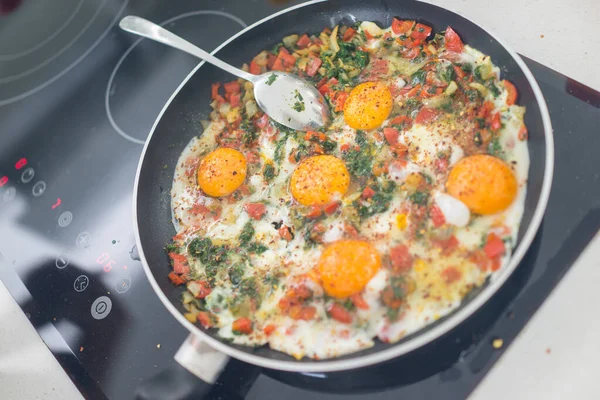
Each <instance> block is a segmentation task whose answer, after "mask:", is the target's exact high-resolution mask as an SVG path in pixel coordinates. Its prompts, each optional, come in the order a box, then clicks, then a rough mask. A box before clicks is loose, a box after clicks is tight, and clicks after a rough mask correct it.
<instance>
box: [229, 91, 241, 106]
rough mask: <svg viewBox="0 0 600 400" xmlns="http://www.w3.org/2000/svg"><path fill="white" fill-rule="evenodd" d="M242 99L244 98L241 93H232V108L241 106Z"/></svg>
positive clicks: (230, 99) (230, 101)
mask: <svg viewBox="0 0 600 400" xmlns="http://www.w3.org/2000/svg"><path fill="white" fill-rule="evenodd" d="M241 98H242V94H241V93H232V94H231V95H230V96H229V103H230V104H231V107H239V106H241V105H242V102H241Z"/></svg>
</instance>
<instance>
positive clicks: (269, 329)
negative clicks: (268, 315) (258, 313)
mask: <svg viewBox="0 0 600 400" xmlns="http://www.w3.org/2000/svg"><path fill="white" fill-rule="evenodd" d="M275 329H277V327H276V326H275V325H273V324H269V325H267V326H265V327H264V328H263V332H264V333H265V335H267V336H270V335H271V333H273V332H275Z"/></svg>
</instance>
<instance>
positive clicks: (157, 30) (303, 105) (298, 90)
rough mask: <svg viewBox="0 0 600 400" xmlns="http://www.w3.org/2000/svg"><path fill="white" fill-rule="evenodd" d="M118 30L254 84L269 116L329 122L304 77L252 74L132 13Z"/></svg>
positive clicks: (288, 121) (312, 124) (297, 122)
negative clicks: (181, 52) (188, 55)
mask: <svg viewBox="0 0 600 400" xmlns="http://www.w3.org/2000/svg"><path fill="white" fill-rule="evenodd" d="M119 26H120V27H121V29H123V30H125V31H127V32H131V33H135V34H136V35H139V36H143V37H145V38H148V39H152V40H154V41H157V42H160V43H163V44H166V45H167V46H171V47H174V48H176V49H179V50H182V51H185V52H186V53H189V54H191V55H193V56H196V57H198V58H200V59H202V60H204V61H206V62H209V63H211V64H212V65H214V66H215V67H218V68H221V69H222V70H225V71H227V72H229V73H230V74H233V75H235V76H237V77H239V78H242V79H245V80H247V81H250V82H252V83H253V84H254V98H255V99H256V103H257V104H258V106H259V107H260V108H261V109H262V110H263V111H264V112H265V113H266V114H267V115H268V116H269V117H271V118H272V119H274V120H275V121H277V122H279V123H280V124H282V125H285V126H287V127H289V128H292V129H295V130H299V131H309V130H316V129H318V128H320V127H324V126H327V125H328V124H329V118H330V117H329V107H328V106H327V102H326V101H325V99H324V98H323V96H321V94H320V93H319V91H318V90H317V89H316V88H315V87H314V86H313V85H311V84H310V83H309V82H307V81H305V80H304V79H302V78H300V77H298V76H295V75H292V74H288V73H285V72H277V71H273V72H267V73H265V74H261V75H253V74H250V73H248V72H245V71H242V70H241V69H238V68H235V67H233V66H231V65H229V64H227V63H225V62H223V61H221V60H219V59H218V58H216V57H214V56H212V55H210V54H208V53H207V52H206V51H204V50H202V49H200V48H198V47H196V46H194V45H193V44H191V43H190V42H188V41H186V40H184V39H182V38H180V37H179V36H177V35H175V34H173V33H172V32H169V31H168V30H166V29H164V28H163V27H161V26H159V25H156V24H154V23H152V22H150V21H148V20H145V19H143V18H140V17H136V16H132V15H130V16H127V17H125V18H123V19H122V20H121V22H120V23H119Z"/></svg>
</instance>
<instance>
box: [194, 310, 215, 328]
mask: <svg viewBox="0 0 600 400" xmlns="http://www.w3.org/2000/svg"><path fill="white" fill-rule="evenodd" d="M196 318H197V319H198V322H200V325H202V327H203V328H204V329H208V328H210V327H211V326H213V322H212V318H211V317H210V314H209V313H208V312H206V311H200V312H198V314H196Z"/></svg>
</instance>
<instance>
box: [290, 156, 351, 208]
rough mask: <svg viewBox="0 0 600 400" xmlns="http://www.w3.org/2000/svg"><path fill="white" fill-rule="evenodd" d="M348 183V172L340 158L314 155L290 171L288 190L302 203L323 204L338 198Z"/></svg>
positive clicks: (345, 189) (308, 204)
mask: <svg viewBox="0 0 600 400" xmlns="http://www.w3.org/2000/svg"><path fill="white" fill-rule="evenodd" d="M349 185H350V174H349V173H348V169H346V165H345V164H344V162H343V161H342V160H340V159H339V158H336V157H334V156H315V157H309V158H307V159H305V160H304V161H302V162H301V163H300V165H298V167H297V168H296V170H295V171H294V172H293V173H292V177H291V179H290V190H291V192H292V196H294V198H295V199H296V200H297V201H298V202H299V203H300V204H302V205H305V206H312V205H325V204H328V203H331V202H332V201H334V200H336V199H339V198H340V197H341V196H343V195H344V193H346V191H347V190H348V186H349Z"/></svg>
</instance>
